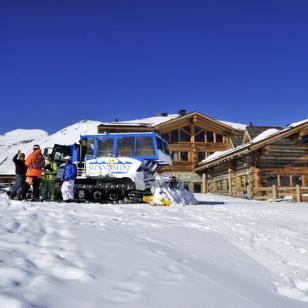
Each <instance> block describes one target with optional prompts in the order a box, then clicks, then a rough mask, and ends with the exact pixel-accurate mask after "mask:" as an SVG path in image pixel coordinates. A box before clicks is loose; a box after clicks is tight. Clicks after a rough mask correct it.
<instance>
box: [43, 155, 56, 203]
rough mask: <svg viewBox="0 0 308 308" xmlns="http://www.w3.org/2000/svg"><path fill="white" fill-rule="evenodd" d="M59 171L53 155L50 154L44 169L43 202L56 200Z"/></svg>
mask: <svg viewBox="0 0 308 308" xmlns="http://www.w3.org/2000/svg"><path fill="white" fill-rule="evenodd" d="M57 170H58V166H57V163H56V162H55V161H54V160H53V156H52V155H51V154H48V155H47V161H46V163H45V166H44V168H43V181H42V201H47V200H50V201H54V200H55V185H56V175H57Z"/></svg>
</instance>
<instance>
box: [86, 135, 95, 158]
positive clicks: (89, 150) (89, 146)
mask: <svg viewBox="0 0 308 308" xmlns="http://www.w3.org/2000/svg"><path fill="white" fill-rule="evenodd" d="M94 141H95V139H94V138H88V139H87V145H86V154H87V155H91V156H94Z"/></svg>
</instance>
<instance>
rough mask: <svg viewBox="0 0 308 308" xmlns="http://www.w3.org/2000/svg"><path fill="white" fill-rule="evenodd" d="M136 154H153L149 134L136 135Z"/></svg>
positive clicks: (152, 145) (151, 140)
mask: <svg viewBox="0 0 308 308" xmlns="http://www.w3.org/2000/svg"><path fill="white" fill-rule="evenodd" d="M136 156H155V150H154V144H153V138H152V137H151V136H140V137H137V139H136Z"/></svg>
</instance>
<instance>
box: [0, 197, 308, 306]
mask: <svg viewBox="0 0 308 308" xmlns="http://www.w3.org/2000/svg"><path fill="white" fill-rule="evenodd" d="M198 197H199V198H200V200H203V201H205V202H204V204H200V205H197V206H185V207H180V206H178V207H151V206H146V205H137V204H136V205H108V204H105V205H98V204H88V205H82V204H62V203H35V204H31V203H27V202H19V201H8V200H7V199H5V197H4V196H3V195H0V211H1V214H0V259H1V262H0V306H1V307H125V308H127V307H129V308H141V307H147V308H152V307H153V308H154V307H162V308H167V307H179V308H181V307H183V308H187V307H194V308H204V307H216V308H219V307H237V308H241V307H243V308H247V307H285V308H286V307H307V302H308V257H307V254H308V206H307V205H308V204H306V206H305V205H304V204H301V205H300V204H296V205H295V204H279V205H277V204H271V203H268V202H255V201H247V200H241V199H233V198H228V197H221V196H214V195H199V196H198Z"/></svg>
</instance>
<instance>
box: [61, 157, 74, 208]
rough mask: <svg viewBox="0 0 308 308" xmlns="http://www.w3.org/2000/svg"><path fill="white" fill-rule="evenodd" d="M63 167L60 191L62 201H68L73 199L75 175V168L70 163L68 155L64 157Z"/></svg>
mask: <svg viewBox="0 0 308 308" xmlns="http://www.w3.org/2000/svg"><path fill="white" fill-rule="evenodd" d="M64 161H65V168H64V172H63V175H62V181H63V183H62V186H61V193H62V198H63V201H66V202H69V201H71V200H73V199H74V182H75V177H76V175H77V168H76V166H75V165H74V164H73V163H72V160H71V157H70V156H65V157H64Z"/></svg>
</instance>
